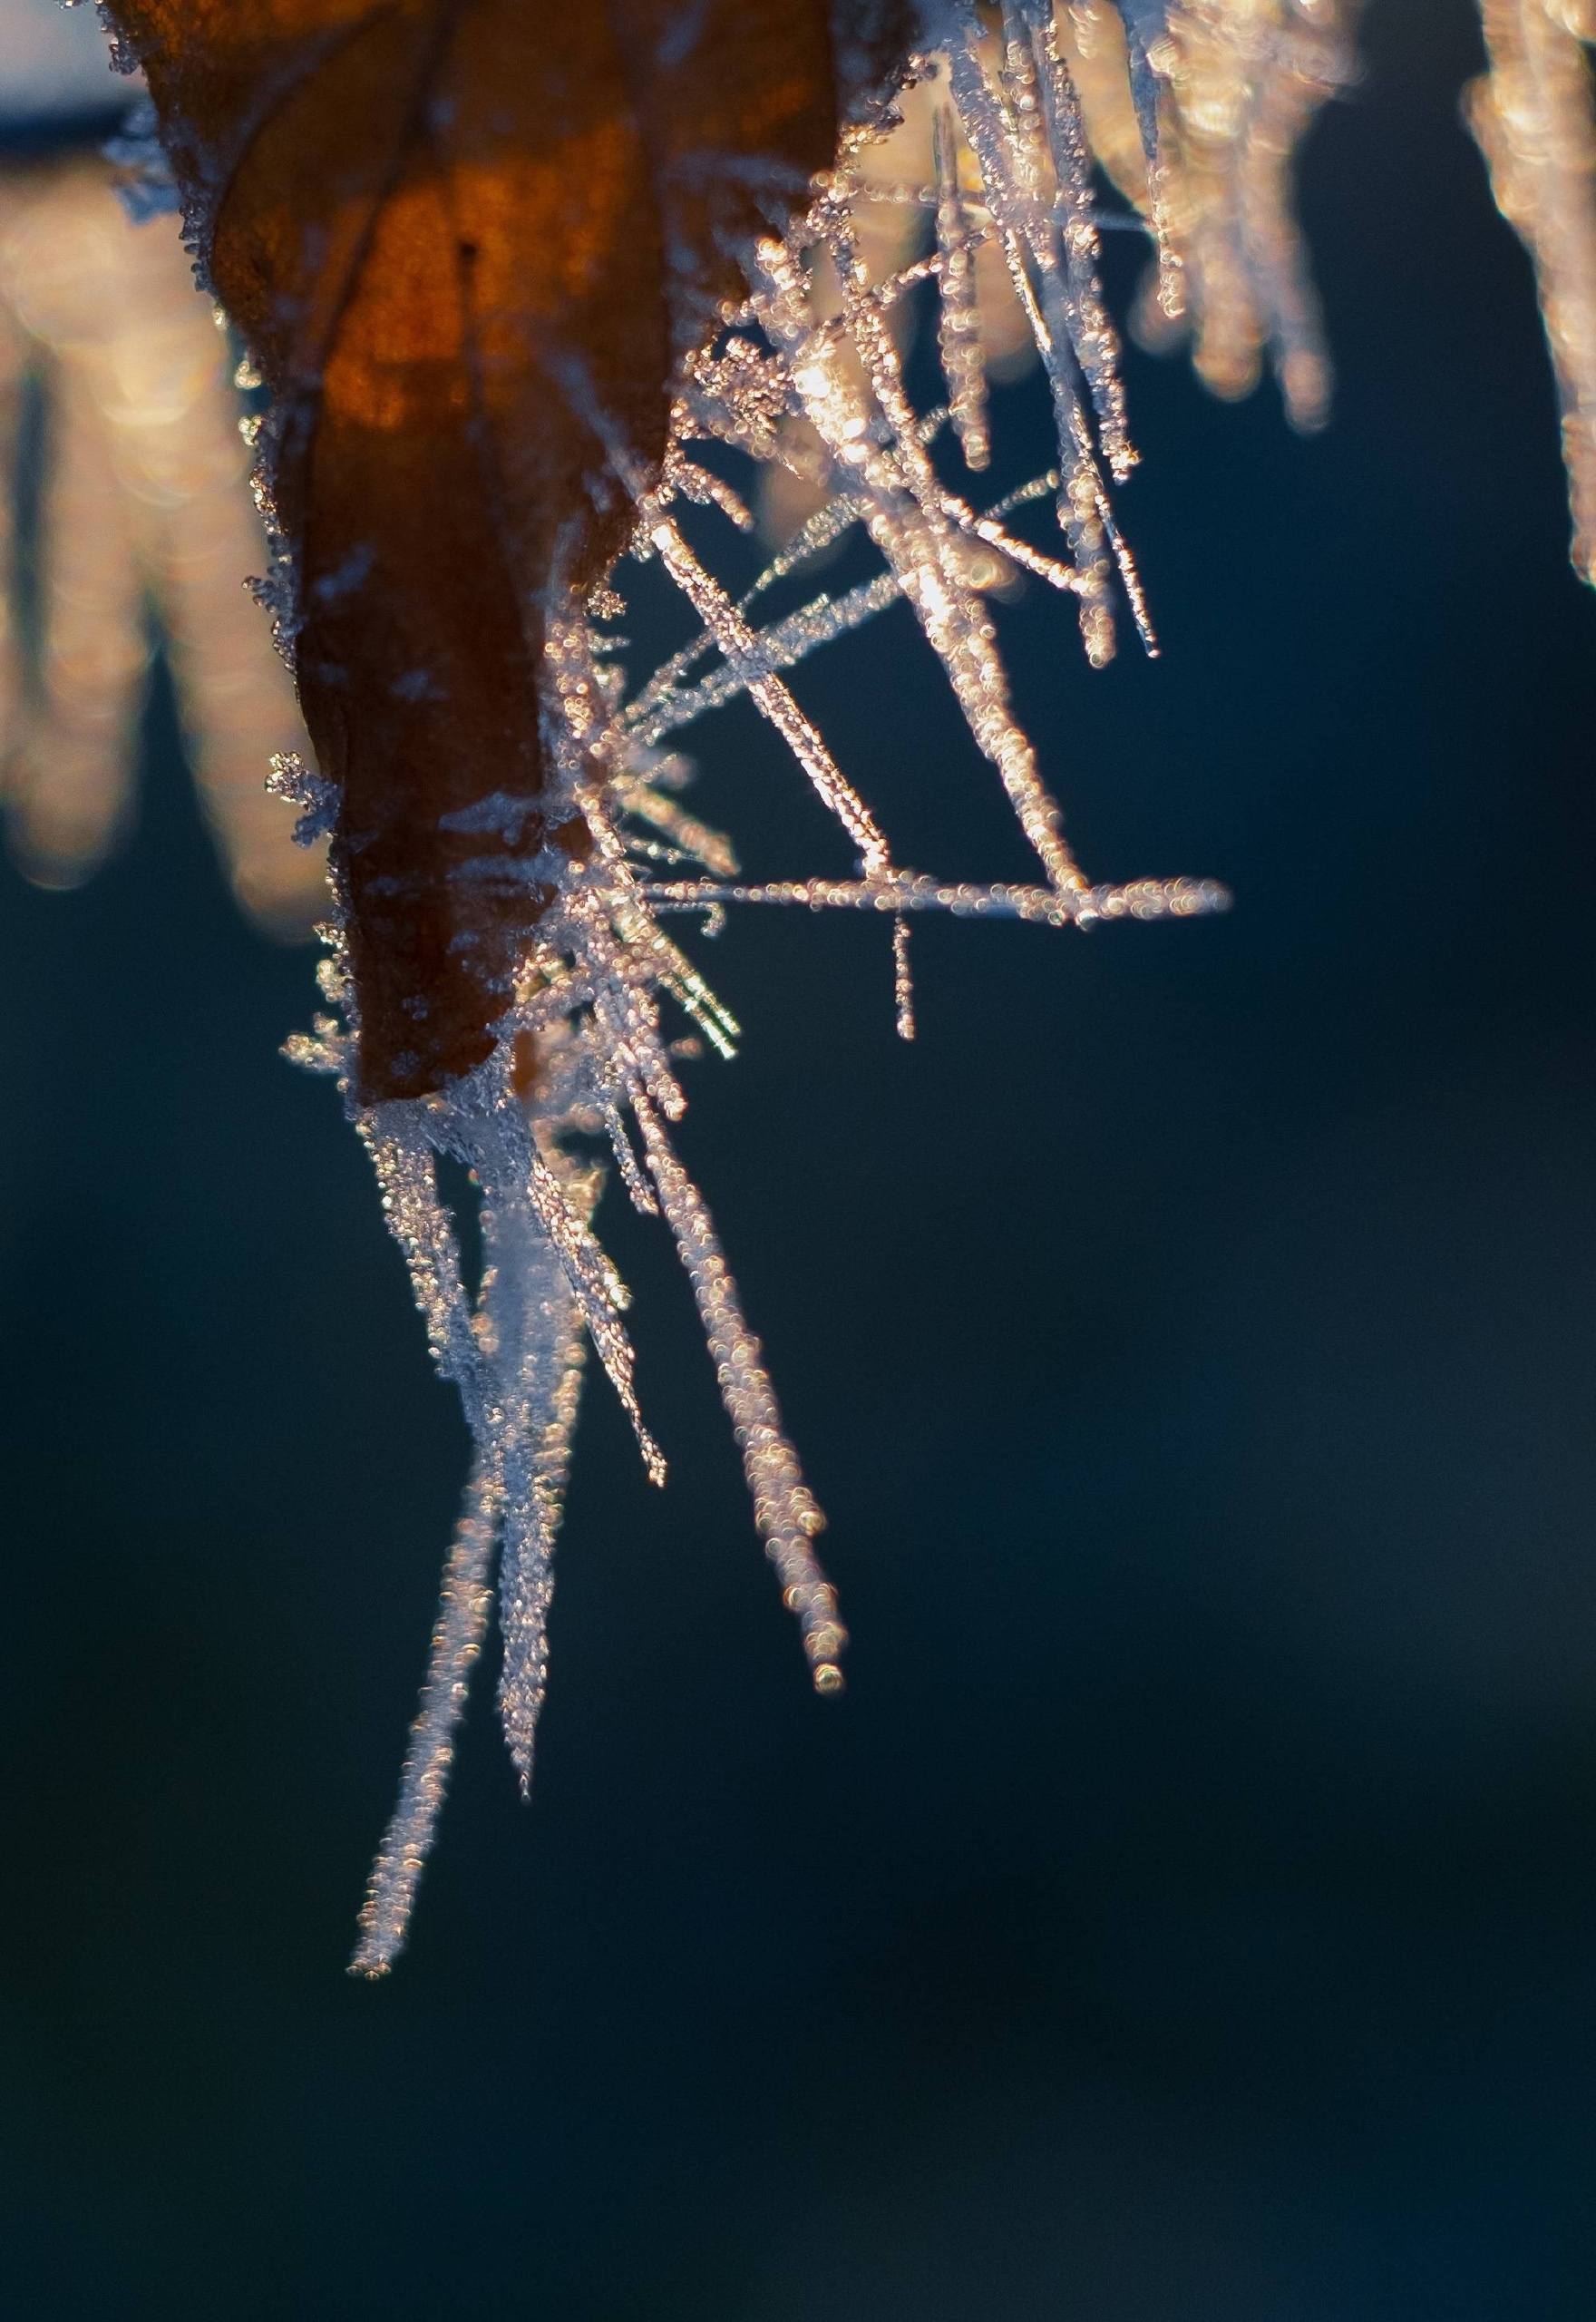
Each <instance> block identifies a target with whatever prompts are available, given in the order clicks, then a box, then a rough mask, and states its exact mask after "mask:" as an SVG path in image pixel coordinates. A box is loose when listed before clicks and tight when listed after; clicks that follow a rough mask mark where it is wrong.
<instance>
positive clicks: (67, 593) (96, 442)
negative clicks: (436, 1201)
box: [0, 0, 326, 935]
mask: <svg viewBox="0 0 1596 2322" xmlns="http://www.w3.org/2000/svg"><path fill="white" fill-rule="evenodd" d="M127 102H128V85H127V83H126V82H125V81H123V80H121V79H117V78H113V76H112V73H111V72H110V69H109V67H108V64H107V62H106V55H105V44H104V41H103V37H102V34H101V32H100V29H99V26H98V24H96V23H95V21H94V19H93V18H92V15H90V13H89V12H88V11H87V10H86V9H80V10H79V11H78V12H77V13H76V14H75V15H67V14H66V13H65V11H64V10H63V9H62V8H61V7H60V6H59V5H57V0H0V790H3V794H4V799H5V809H6V815H7V822H8V834H9V840H10V845H11V849H12V852H13V854H15V857H16V859H17V861H18V863H20V865H21V866H22V868H23V869H24V871H25V872H26V873H27V874H28V876H29V877H30V878H33V879H34V880H36V881H37V882H38V883H40V884H41V885H44V886H52V887H68V886H73V885H76V884H77V883H79V882H81V881H82V880H83V879H84V878H86V877H87V876H88V875H89V874H90V873H92V871H93V870H94V868H95V867H96V865H97V864H98V863H100V862H101V861H102V860H103V858H104V857H105V856H106V855H107V854H110V853H111V852H112V850H113V849H114V847H115V846H116V845H117V844H118V842H119V840H120V839H121V837H122V834H123V833H124V831H125V829H126V827H127V824H128V822H129V820H130V818H131V811H132V804H133V801H132V779H133V773H134V768H135V765H136V761H137V755H138V746H139V717H140V710H141V705H142V702H143V698H144V689H145V685H146V681H147V673H148V668H149V661H150V656H151V647H152V644H153V643H154V642H155V640H156V639H157V638H158V639H159V640H160V642H161V646H162V647H163V649H164V650H165V653H166V657H167V659H168V662H169V665H170V670H171V675H172V678H173V681H174V685H175V688H176V693H177V699H178V707H179V712H180V717H181V721H182V727H183V732H184V736H185V738H186V741H187V746H188V750H189V756H190V764H191V765H192V766H193V769H194V775H195V779H196V782H197V783H198V785H199V793H200V797H201V800H202V802H203V805H204V809H205V814H206V817H207V820H208V821H209V824H210V826H211V829H212V832H213V834H214V835H215V838H216V842H217V844H218V847H219V850H220V852H221V854H222V855H223V858H224V860H225V861H226V863H227V865H228V868H229V874H230V876H231V879H232V882H233V885H234V888H235V890H236V892H237V893H238V900H239V902H241V903H242V904H243V906H244V907H245V909H246V910H247V911H248V912H249V913H250V915H251V916H252V917H253V918H254V919H255V920H256V921H257V922H258V923H259V924H260V925H261V926H263V927H265V928H267V929H268V930H269V931H270V932H273V933H277V934H282V935H299V934H303V933H305V932H307V931H308V928H309V926H310V924H311V922H313V921H314V919H315V918H316V915H317V913H318V912H319V910H320V909H321V907H322V905H323V903H324V902H325V893H326V891H325V885H324V882H323V873H322V868H321V863H320V861H319V858H318V857H317V856H316V855H314V854H307V853H306V852H305V851H304V850H303V849H300V848H297V847H295V846H294V845H293V844H292V843H291V839H290V817H289V815H287V812H286V810H285V808H284V807H283V805H281V803H280V802H279V801H277V799H275V798H272V797H269V796H268V795H267V792H266V788H265V784H266V777H267V773H268V767H269V763H270V760H271V758H272V756H274V754H276V753H278V752H287V751H299V752H301V753H303V752H304V751H305V750H306V749H307V743H306V739H305V735H304V729H303V727H302V726H301V724H300V721H299V715H298V710H297V707H296V704H295V700H294V688H293V683H292V680H291V678H289V675H288V672H287V669H286V668H284V666H283V664H282V663H281V661H280V660H279V659H278V658H277V654H276V652H275V650H274V649H273V647H272V643H271V638H270V633H269V630H268V624H267V622H266V621H265V620H264V619H263V618H262V616H261V613H260V611H259V610H258V607H257V606H256V605H255V603H254V602H253V600H251V598H250V596H249V593H248V590H247V588H246V587H245V585H244V582H245V579H246V576H247V575H248V574H250V573H256V572H261V571H264V570H265V569H266V564H267V561H268V551H267V548H266V543H265V541H264V538H263V536H262V532H261V528H260V525H259V522H258V519H257V517H256V515H255V512H254V511H253V509H252V507H251V505H250V501H249V495H248V489H247V483H246V478H247V473H248V464H249V454H248V449H247V447H246V445H245V444H244V442H243V440H242V438H241V437H240V434H239V432H238V420H239V415H240V414H239V406H238V395H237V393H236V390H235V388H234V385H233V382H232V376H231V373H232V368H233V357H232V356H231V354H230V352H229V345H228V341H227V338H226V337H225V334H224V333H223V332H222V331H220V330H219V329H218V328H217V327H216V325H215V323H214V321H213V318H212V316H211V313H210V310H209V307H208V306H207V305H206V303H205V301H204V300H203V299H202V298H199V296H198V294H197V293H196V290H195V288H194V281H193V276H192V272H191V269H190V262H189V258H188V254H187V252H186V251H185V250H184V249H183V248H182V245H181V242H180V239H179V236H178V230H177V224H176V220H174V219H170V218H154V219H151V220H148V221H146V222H145V223H143V224H141V225H135V224H134V223H133V222H132V220H131V218H130V216H129V215H128V213H127V211H126V210H125V209H124V208H123V205H122V200H121V199H120V198H119V195H118V193H117V190H116V187H115V182H114V173H113V171H112V167H111V165H110V164H109V163H108V162H107V161H104V160H103V159H102V155H101V152H100V150H99V149H100V147H101V145H102V142H103V141H104V139H105V137H106V136H107V135H108V134H109V133H111V132H113V131H114V130H115V129H116V127H117V126H118V124H119V121H120V118H121V116H122V114H123V113H125V112H126V110H127Z"/></svg>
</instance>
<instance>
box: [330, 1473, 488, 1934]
mask: <svg viewBox="0 0 1596 2322" xmlns="http://www.w3.org/2000/svg"><path fill="white" fill-rule="evenodd" d="M500 1502H501V1495H500V1488H499V1486H498V1483H497V1481H496V1480H494V1479H491V1478H489V1477H488V1476H487V1475H485V1474H484V1472H483V1470H482V1467H481V1466H480V1465H479V1466H478V1468H477V1469H476V1470H475V1472H474V1473H473V1475H472V1480H471V1482H470V1484H469V1485H468V1487H467V1488H466V1495H465V1505H464V1507H463V1508H462V1511H461V1517H460V1522H459V1525H458V1527H456V1530H455V1534H454V1543H453V1546H452V1547H451V1549H450V1551H449V1557H448V1562H447V1563H446V1564H445V1566H444V1567H443V1600H442V1603H441V1605H440V1606H439V1611H438V1621H437V1626H436V1627H435V1628H434V1629H433V1649H432V1654H431V1657H430V1659H429V1661H428V1663H427V1673H426V1682H425V1683H424V1684H423V1687H422V1696H421V1708H420V1710H419V1712H417V1715H416V1719H415V1722H414V1725H413V1726H412V1727H411V1729H410V1732H411V1741H410V1748H409V1750H408V1751H406V1753H405V1759H404V1777H403V1779H402V1781H401V1782H400V1786H399V1802H398V1804H397V1805H396V1806H395V1808H394V1818H393V1820H392V1821H391V1822H390V1823H389V1825H388V1828H387V1829H386V1831H385V1832H384V1837H383V1842H382V1845H381V1846H380V1847H379V1848H378V1849H377V1859H376V1862H375V1867H374V1868H373V1870H372V1875H371V1883H370V1885H369V1886H368V1888H367V1889H366V1896H365V1905H364V1907H362V1910H361V1913H360V1940H359V1942H358V1943H357V1944H356V1945H355V1955H354V1957H353V1958H352V1959H351V1961H350V1963H349V1964H350V1967H351V1970H352V1971H353V1972H354V1973H355V1974H356V1975H361V1976H383V1975H386V1973H387V1971H388V1969H389V1968H390V1967H391V1966H393V1964H394V1960H395V1959H396V1958H397V1957H398V1956H399V1953H400V1952H401V1951H402V1950H403V1949H404V1938H405V1935H406V1933H407V1931H408V1928H409V1926H410V1914H411V1910H412V1908H413V1907H414V1902H415V1890H416V1888H417V1887H418V1886H419V1885H420V1883H421V1875H422V1872H423V1869H424V1868H426V1860H427V1857H428V1855H429V1854H430V1853H431V1851H432V1845H433V1838H434V1836H435V1834H436V1831H437V1826H438V1816H439V1814H440V1813H441V1812H442V1810H443V1795H444V1791H445V1790H446V1789H447V1787H448V1782H449V1769H450V1767H451V1765H452V1764H453V1761H454V1733H455V1729H456V1727H457V1726H458V1725H459V1723H460V1721H461V1718H462V1714H463V1713H464V1710H465V1703H466V1695H467V1693H468V1691H469V1689H470V1684H471V1672H472V1663H474V1662H475V1660H476V1658H477V1655H478V1654H479V1653H480V1652H481V1651H482V1639H483V1638H484V1636H485V1635H486V1634H487V1629H488V1617H489V1615H490V1613H491V1610H492V1604H493V1592H492V1587H491V1574H492V1565H493V1544H494V1540H495V1538H496V1537H497V1529H498V1519H499V1512H500Z"/></svg>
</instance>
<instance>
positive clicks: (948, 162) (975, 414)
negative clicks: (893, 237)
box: [935, 105, 992, 468]
mask: <svg viewBox="0 0 1596 2322" xmlns="http://www.w3.org/2000/svg"><path fill="white" fill-rule="evenodd" d="M935 133H936V149H935V151H936V171H937V249H938V254H939V259H940V260H941V270H940V273H939V289H940V294H941V295H940V305H939V317H938V331H937V336H938V345H939V349H940V352H941V357H942V376H943V377H944V378H945V379H946V380H947V382H948V400H949V407H950V409H951V411H952V414H953V424H954V428H955V430H956V431H957V433H958V435H959V444H961V446H962V447H963V451H964V456H965V461H966V463H967V465H968V466H969V467H972V468H984V467H986V466H987V465H988V463H989V462H990V460H991V457H992V439H991V434H990V432H989V431H988V425H987V365H986V357H985V356H984V355H983V353H982V349H981V317H980V309H979V307H978V306H977V303H976V256H975V247H974V243H973V240H972V238H971V233H970V225H969V216H968V211H967V210H966V208H965V203H964V195H963V193H962V191H961V190H960V188H959V146H958V136H957V132H956V130H955V127H954V122H953V116H952V114H951V113H950V112H949V110H948V108H947V107H946V106H945V105H943V106H939V108H938V111H937V120H936V132H935Z"/></svg>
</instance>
